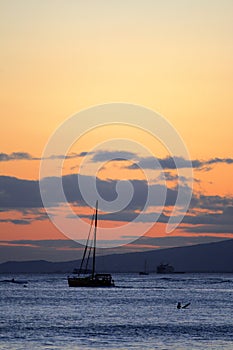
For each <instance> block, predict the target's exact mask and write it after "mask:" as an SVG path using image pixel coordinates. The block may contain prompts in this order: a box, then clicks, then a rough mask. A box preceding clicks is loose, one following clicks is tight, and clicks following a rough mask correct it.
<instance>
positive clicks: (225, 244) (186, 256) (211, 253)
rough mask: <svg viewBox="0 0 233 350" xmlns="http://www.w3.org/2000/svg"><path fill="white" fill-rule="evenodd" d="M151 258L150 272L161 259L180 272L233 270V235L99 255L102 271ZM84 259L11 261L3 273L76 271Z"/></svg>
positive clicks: (138, 265)
mask: <svg viewBox="0 0 233 350" xmlns="http://www.w3.org/2000/svg"><path fill="white" fill-rule="evenodd" d="M145 259H146V260H147V267H148V271H149V272H155V271H156V266H157V265H158V264H160V263H161V262H169V263H170V264H172V265H173V266H174V268H175V271H176V272H179V271H184V272H233V239H231V240H224V241H220V242H215V243H205V244H197V245H192V246H186V247H175V248H167V249H160V250H151V251H146V252H136V253H135V252H134V253H124V254H111V255H105V256H97V257H96V265H97V271H98V272H103V271H104V272H139V271H141V269H142V268H143V266H144V261H145ZM79 265H80V260H73V261H67V262H49V261H45V260H35V261H19V262H18V261H8V262H5V263H2V264H0V273H72V271H73V269H74V268H75V267H79Z"/></svg>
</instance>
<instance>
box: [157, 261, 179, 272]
mask: <svg viewBox="0 0 233 350" xmlns="http://www.w3.org/2000/svg"><path fill="white" fill-rule="evenodd" d="M174 271H175V270H174V267H173V266H172V265H170V264H163V263H161V264H160V265H158V266H157V273H174Z"/></svg>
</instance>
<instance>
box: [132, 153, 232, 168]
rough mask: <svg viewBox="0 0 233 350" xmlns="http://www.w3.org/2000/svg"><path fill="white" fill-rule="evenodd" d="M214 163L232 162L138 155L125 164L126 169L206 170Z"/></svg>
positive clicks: (213, 159) (222, 159)
mask: <svg viewBox="0 0 233 350" xmlns="http://www.w3.org/2000/svg"><path fill="white" fill-rule="evenodd" d="M155 159H156V160H157V162H158V163H157V165H156V163H155ZM214 164H233V159H232V158H211V159H209V160H206V161H204V160H198V159H195V160H191V161H189V160H186V159H184V158H182V157H175V156H174V157H170V156H168V157H166V158H156V157H141V158H139V157H138V162H137V163H134V164H131V165H128V166H126V168H127V169H131V170H135V169H138V168H142V169H155V170H156V169H160V167H161V168H163V169H169V170H174V169H185V168H186V169H187V168H193V169H199V170H205V171H208V170H210V169H211V165H214Z"/></svg>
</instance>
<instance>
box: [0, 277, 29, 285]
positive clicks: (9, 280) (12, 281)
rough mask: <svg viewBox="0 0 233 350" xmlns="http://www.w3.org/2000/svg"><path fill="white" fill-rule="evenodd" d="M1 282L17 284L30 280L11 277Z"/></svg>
mask: <svg viewBox="0 0 233 350" xmlns="http://www.w3.org/2000/svg"><path fill="white" fill-rule="evenodd" d="M0 282H4V283H8V282H9V283H16V284H27V283H28V281H26V280H20V279H15V278H11V279H8V280H1V281H0Z"/></svg>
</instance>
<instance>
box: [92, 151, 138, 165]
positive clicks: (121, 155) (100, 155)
mask: <svg viewBox="0 0 233 350" xmlns="http://www.w3.org/2000/svg"><path fill="white" fill-rule="evenodd" d="M136 159H138V156H137V154H136V153H134V152H128V151H107V150H105V151H104V150H101V151H97V152H96V153H95V154H94V156H93V157H92V158H91V161H92V162H94V163H97V162H108V161H110V160H114V161H125V160H136Z"/></svg>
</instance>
